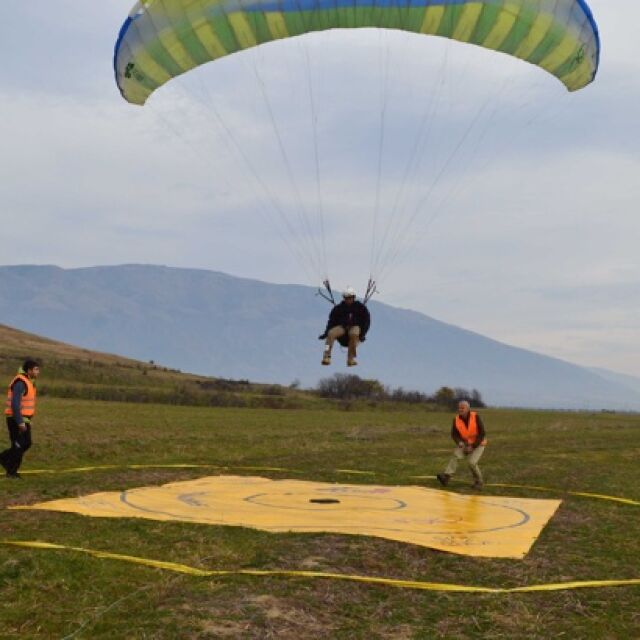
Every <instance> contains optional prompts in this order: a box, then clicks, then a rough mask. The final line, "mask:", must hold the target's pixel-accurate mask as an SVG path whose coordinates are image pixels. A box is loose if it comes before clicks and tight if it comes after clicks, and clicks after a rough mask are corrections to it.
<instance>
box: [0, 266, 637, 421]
mask: <svg viewBox="0 0 640 640" xmlns="http://www.w3.org/2000/svg"><path fill="white" fill-rule="evenodd" d="M314 294H315V290H314V289H313V288H312V287H306V286H304V285H295V284H294V285H287V284H272V283H269V282H265V281H261V280H257V279H252V278H239V277H236V276H232V275H229V274H225V273H223V272H219V271H209V270H205V269H184V268H178V267H167V266H160V265H136V264H128V265H116V266H106V267H99V266H96V267H81V268H77V269H63V268H61V267H57V266H51V265H42V266H39V265H18V266H5V267H0V322H2V323H4V324H8V325H12V326H16V327H19V328H20V329H24V330H25V331H31V332H33V333H37V334H39V335H44V336H48V337H50V338H52V339H55V340H61V341H63V342H69V343H72V344H76V345H81V346H82V347H85V348H90V349H95V350H98V351H106V352H109V353H118V354H121V355H122V356H125V357H130V358H134V359H137V360H142V361H149V360H154V361H155V362H161V363H163V364H164V365H166V366H169V367H173V368H178V369H181V370H183V371H184V370H187V371H191V372H193V373H197V374H202V375H211V376H219V377H224V378H237V379H240V378H241V379H245V378H246V379H250V380H253V381H256V382H267V383H270V382H278V383H281V384H289V383H291V382H292V381H294V380H297V381H300V382H301V383H302V384H303V385H306V386H312V385H315V384H316V383H317V381H318V379H320V378H321V377H325V376H327V375H330V374H331V373H333V372H335V371H342V372H346V371H347V370H346V369H345V368H344V363H343V362H342V360H343V358H342V354H341V353H340V352H339V351H336V353H335V357H334V363H335V364H334V366H333V367H332V368H321V367H320V366H319V360H320V356H321V348H322V345H321V343H320V342H319V341H318V340H317V336H318V334H320V333H321V332H322V330H323V329H324V325H325V322H326V316H327V313H328V310H329V309H328V305H327V303H326V302H325V301H323V300H322V299H321V298H319V297H318V296H315V295H314ZM370 309H371V313H372V318H373V322H372V329H371V331H370V334H369V336H368V339H367V341H366V342H365V343H364V344H363V345H362V347H361V350H360V359H359V362H360V366H359V367H358V369H357V370H356V371H355V372H356V373H358V375H360V376H361V377H365V378H377V379H380V380H381V381H382V382H383V383H384V384H388V385H391V386H394V387H398V386H402V387H404V388H407V389H417V390H420V391H425V392H428V393H430V392H433V391H434V390H435V389H437V388H438V387H440V386H443V385H447V386H457V387H466V388H477V389H479V390H480V391H481V393H482V394H483V397H484V398H485V399H486V400H487V402H489V403H490V404H494V405H503V406H523V407H525V406H526V407H533V408H536V407H537V408H566V409H622V410H640V388H639V389H637V390H636V389H633V388H630V387H629V385H628V384H623V383H622V382H620V380H617V379H615V375H620V376H621V375H622V374H614V375H610V376H605V375H603V374H599V373H597V372H595V371H593V370H590V369H587V368H584V367H580V366H578V365H574V364H572V363H569V362H566V361H563V360H560V359H557V358H552V357H549V356H545V355H541V354H538V353H535V352H533V351H529V350H526V349H520V348H518V347H514V346H510V345H506V344H504V343H501V342H498V341H496V340H493V339H491V338H487V337H485V336H482V335H481V334H478V333H475V332H473V331H470V330H468V329H461V328H459V327H456V326H455V325H452V324H448V323H444V322H441V321H439V320H436V319H434V318H432V317H430V316H427V315H425V314H422V313H420V312H417V311H413V310H411V309H401V308H397V307H392V306H390V305H387V304H384V303H382V302H377V301H375V302H371V303H370ZM350 372H353V371H351V370H350Z"/></svg>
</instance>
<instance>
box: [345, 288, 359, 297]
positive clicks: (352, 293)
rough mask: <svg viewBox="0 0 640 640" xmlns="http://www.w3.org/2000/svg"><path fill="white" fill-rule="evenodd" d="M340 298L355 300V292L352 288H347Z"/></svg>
mask: <svg viewBox="0 0 640 640" xmlns="http://www.w3.org/2000/svg"><path fill="white" fill-rule="evenodd" d="M342 297H343V298H355V297H356V290H355V289H354V288H353V287H347V288H346V289H345V290H344V291H343V292H342Z"/></svg>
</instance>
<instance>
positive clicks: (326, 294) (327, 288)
mask: <svg viewBox="0 0 640 640" xmlns="http://www.w3.org/2000/svg"><path fill="white" fill-rule="evenodd" d="M322 284H323V287H322V288H320V287H319V288H318V293H317V294H316V295H319V296H320V297H321V298H324V299H325V300H326V301H327V302H330V303H331V304H332V305H333V306H334V307H335V305H336V299H335V298H334V296H333V291H332V289H331V283H330V282H329V280H323V281H322Z"/></svg>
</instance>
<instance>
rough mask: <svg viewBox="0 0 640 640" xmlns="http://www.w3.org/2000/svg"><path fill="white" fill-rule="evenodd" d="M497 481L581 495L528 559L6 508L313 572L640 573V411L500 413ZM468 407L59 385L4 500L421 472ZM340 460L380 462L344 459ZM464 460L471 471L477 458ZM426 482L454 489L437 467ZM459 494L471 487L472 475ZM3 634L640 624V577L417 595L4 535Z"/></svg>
mask: <svg viewBox="0 0 640 640" xmlns="http://www.w3.org/2000/svg"><path fill="white" fill-rule="evenodd" d="M483 416H484V418H485V422H486V424H487V428H488V432H489V437H490V444H489V447H488V448H487V452H486V454H485V457H484V459H483V464H482V466H483V469H484V471H485V473H486V476H487V477H486V480H487V482H489V483H492V482H493V483H515V484H524V485H538V486H543V487H549V488H554V489H557V492H556V493H540V492H538V491H534V490H532V489H505V488H502V489H500V488H497V487H487V488H486V490H485V494H489V495H512V496H526V497H561V498H563V503H562V506H561V508H560V510H559V511H558V513H557V514H556V515H555V517H554V518H553V519H552V520H551V522H550V524H549V525H548V526H547V527H546V529H545V530H544V531H543V533H542V536H541V537H540V538H539V540H538V541H537V542H536V544H535V545H534V547H533V549H532V551H531V552H530V554H529V555H528V556H527V558H526V559H525V560H522V561H518V560H491V559H489V560H487V559H473V558H467V557H462V556H456V555H452V554H446V553H441V552H437V551H432V550H430V549H426V548H422V547H417V546H412V545H406V544H401V543H396V542H392V541H386V540H382V539H374V538H365V537H360V536H339V535H330V534H278V535H273V534H269V533H266V532H261V531H255V530H250V529H243V528H232V527H212V526H206V525H196V524H187V523H178V522H154V521H146V520H139V519H113V520H112V519H99V518H85V517H82V516H77V515H73V514H65V513H52V512H44V511H8V510H4V509H3V511H2V514H1V516H0V538H2V539H5V540H7V539H8V540H41V541H47V542H53V543H59V544H63V545H68V546H81V547H86V548H90V549H94V550H102V551H109V552H114V553H121V554H128V555H132V556H140V557H144V558H152V559H155V560H167V561H171V562H179V563H183V564H186V565H190V566H192V567H199V568H208V569H239V568H258V569H311V570H315V571H327V572H334V573H348V574H357V575H364V576H376V577H392V578H400V579H410V580H421V581H428V582H441V583H452V584H463V585H476V586H488V587H518V586H524V585H532V584H543V583H556V582H566V581H573V580H608V579H625V578H626V579H631V578H640V560H639V559H638V558H639V556H640V542H639V539H638V538H639V536H638V533H639V532H640V506H633V505H625V504H620V503H615V502H609V501H605V500H596V499H589V498H583V497H577V496H569V495H567V493H566V492H568V491H579V492H580V491H581V492H593V493H598V494H608V495H614V496H624V497H627V498H631V499H635V500H640V465H639V464H638V462H639V460H640V442H639V438H638V437H639V436H640V416H627V415H616V414H607V413H602V414H575V413H553V412H532V411H526V412H525V411H522V412H521V411H507V410H485V411H484V412H483ZM450 419H451V416H450V414H448V413H435V412H427V411H424V412H421V411H415V410H414V411H409V412H402V411H398V410H388V411H385V410H381V409H377V410H371V411H341V410H331V409H321V410H313V409H307V410H273V409H271V410H265V409H241V408H207V407H179V406H166V405H155V404H131V403H117V402H100V401H85V400H72V399H59V398H51V397H46V398H43V400H42V402H41V404H40V407H39V416H38V420H37V422H36V423H35V426H34V440H35V445H34V448H33V449H32V450H31V451H30V452H29V453H28V455H27V458H26V463H25V465H24V469H25V470H27V471H28V470H29V469H57V470H64V469H68V468H73V467H78V466H87V465H122V467H119V468H117V469H110V470H95V471H87V472H67V473H58V474H43V475H25V478H24V480H22V481H12V480H3V481H2V482H0V500H1V502H2V506H3V507H7V506H9V505H21V504H29V503H32V502H36V501H41V500H48V499H54V498H59V497H69V496H76V495H82V494H86V493H89V492H94V491H98V490H118V489H124V488H130V487H137V486H142V485H149V484H161V483H164V482H169V481H172V480H178V479H187V478H196V477H200V476H203V475H207V474H211V473H219V472H220V471H219V470H215V469H212V470H211V471H207V470H206V469H205V470H203V469H171V468H147V469H127V468H125V466H124V465H127V464H131V463H137V464H158V465H161V464H173V463H197V464H211V465H226V466H228V467H229V473H236V474H255V473H256V472H255V471H251V470H247V469H242V468H241V467H249V466H270V467H282V468H285V469H291V470H293V471H291V472H285V471H282V472H279V471H271V472H268V471H260V472H259V473H260V475H263V476H269V477H273V478H282V477H294V478H300V479H313V480H323V481H340V482H345V481H348V482H355V483H379V484H383V483H384V484H416V483H419V481H416V480H412V479H411V476H414V475H433V474H435V473H436V472H438V471H440V470H441V468H442V466H443V465H444V463H445V462H446V460H447V457H448V455H449V452H450V449H451V442H450V440H449V434H448V431H449V425H450ZM337 469H352V470H365V471H372V472H374V473H375V475H372V476H358V475H349V474H344V473H339V472H337V471H336V470H337ZM461 471H463V470H461ZM422 483H423V484H424V485H425V486H435V485H434V482H433V481H431V480H423V481H422ZM451 490H453V491H461V492H467V491H469V490H470V489H469V486H468V478H467V477H466V473H465V472H464V471H463V472H462V473H461V474H460V477H459V481H458V482H456V483H455V484H454V485H453V486H452V488H451ZM0 596H1V598H2V604H1V605H0V637H2V638H18V637H19V638H92V639H93V638H167V639H169V638H362V639H369V638H555V637H564V638H593V639H598V640H600V639H602V638H625V639H626V638H637V637H640V586H627V587H615V588H611V587H609V588H596V589H581V590H566V591H557V592H540V593H522V594H512V593H511V594H509V593H502V594H478V593H446V592H429V591H416V590H409V589H400V588H394V587H389V586H375V585H367V584H356V583H349V582H340V581H335V580H322V579H316V580H312V579H300V578H296V579H294V578H283V577H278V578H275V577H247V576H242V577H237V576H235V577H233V576H232V577H225V578H202V577H194V576H188V575H181V574H177V573H173V572H170V571H164V570H160V569H153V568H148V567H144V566H138V565H134V564H129V563H126V562H121V561H116V560H108V559H99V558H94V557H91V556H88V555H85V554H81V553H78V552H73V551H49V550H32V549H17V548H11V547H8V546H0Z"/></svg>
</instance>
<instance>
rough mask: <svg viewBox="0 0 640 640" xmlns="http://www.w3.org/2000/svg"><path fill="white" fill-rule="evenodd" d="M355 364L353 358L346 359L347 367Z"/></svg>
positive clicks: (356, 364)
mask: <svg viewBox="0 0 640 640" xmlns="http://www.w3.org/2000/svg"><path fill="white" fill-rule="evenodd" d="M356 366H358V363H357V362H356V361H355V360H354V359H353V358H351V359H349V360H347V367H356Z"/></svg>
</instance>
